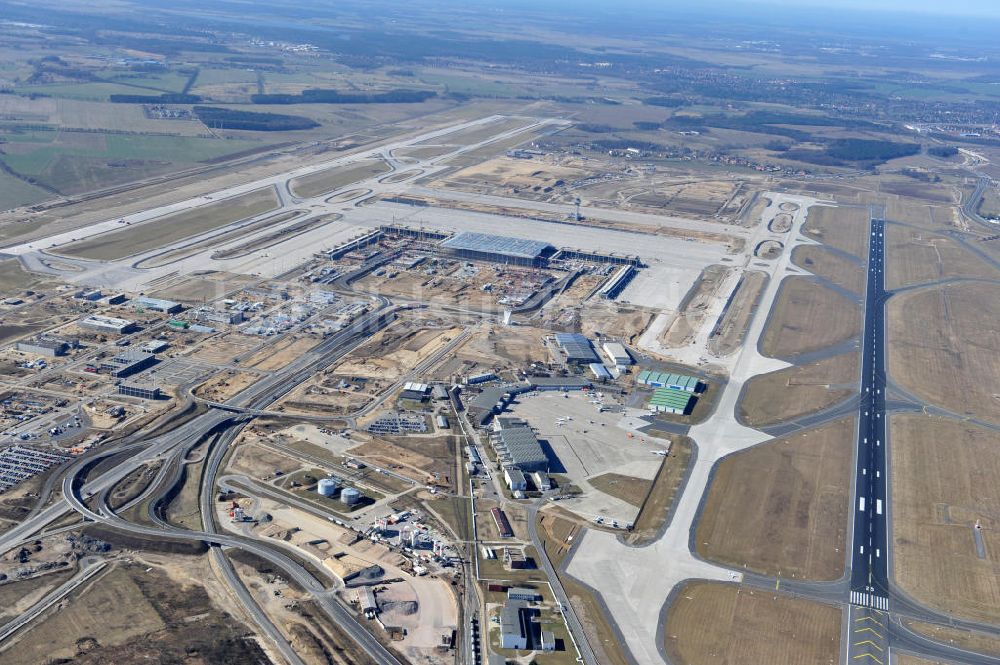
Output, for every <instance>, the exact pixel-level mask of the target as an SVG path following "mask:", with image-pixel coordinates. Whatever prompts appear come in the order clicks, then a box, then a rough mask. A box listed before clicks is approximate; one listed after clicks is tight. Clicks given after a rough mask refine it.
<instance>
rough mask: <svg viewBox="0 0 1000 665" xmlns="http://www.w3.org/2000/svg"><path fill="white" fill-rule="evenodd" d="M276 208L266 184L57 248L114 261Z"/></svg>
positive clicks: (81, 255) (84, 256)
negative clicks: (253, 189) (213, 201)
mask: <svg viewBox="0 0 1000 665" xmlns="http://www.w3.org/2000/svg"><path fill="white" fill-rule="evenodd" d="M277 207H278V198H277V196H276V195H275V192H274V188H273V187H266V188H263V189H258V190H255V191H253V192H249V193H247V194H243V195H241V196H237V197H233V198H231V199H226V200H224V201H218V202H216V203H209V204H208V205H203V206H199V207H197V208H193V209H191V210H187V211H185V212H178V213H174V214H172V215H167V216H166V217H161V218H159V219H154V220H152V221H149V222H145V223H143V224H137V225H136V226H132V227H129V228H126V229H122V230H120V231H112V232H110V233H102V234H101V235H98V236H94V237H93V238H88V239H87V240H81V241H79V242H75V243H72V244H70V245H68V246H67V247H65V248H60V251H61V252H62V253H63V254H66V255H69V256H78V257H81V258H85V259H94V260H98V261H114V260H117V259H121V258H124V257H126V256H132V255H135V254H140V253H142V252H146V251H149V250H151V249H156V248H158V247H164V246H166V245H169V244H171V243H174V242H177V241H178V240H183V239H184V238H190V237H192V236H196V235H199V234H202V233H205V232H207V231H211V230H213V229H217V228H220V227H223V226H227V225H229V224H232V223H233V222H237V221H239V220H241V219H247V218H249V217H254V216H256V215H261V214H263V213H265V212H268V211H270V210H274V209H275V208H277Z"/></svg>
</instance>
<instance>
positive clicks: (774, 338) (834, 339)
mask: <svg viewBox="0 0 1000 665" xmlns="http://www.w3.org/2000/svg"><path fill="white" fill-rule="evenodd" d="M861 314H862V312H861V307H860V306H859V305H858V304H857V303H856V302H851V301H849V300H847V299H846V298H844V297H843V296H841V295H840V294H839V293H837V292H835V291H832V290H830V289H828V288H826V287H825V286H822V285H821V284H817V283H815V282H813V281H812V280H811V279H810V278H808V277H788V278H786V279H785V281H784V282H783V283H782V285H781V290H780V292H779V293H778V298H777V300H776V302H775V303H774V308H773V309H772V310H771V318H770V320H769V321H768V324H767V327H766V329H765V330H764V334H763V336H762V337H761V343H760V349H761V352H762V353H764V354H765V355H768V356H772V357H776V358H788V357H794V356H797V355H800V354H803V353H808V352H810V351H818V350H820V349H825V348H827V347H830V346H833V345H835V344H838V343H840V342H843V341H845V340H848V339H851V338H852V337H857V336H858V335H860V334H861Z"/></svg>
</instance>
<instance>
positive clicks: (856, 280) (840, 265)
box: [792, 245, 865, 294]
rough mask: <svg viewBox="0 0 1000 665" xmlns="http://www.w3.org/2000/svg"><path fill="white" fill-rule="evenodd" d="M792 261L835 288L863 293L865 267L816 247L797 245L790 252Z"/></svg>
mask: <svg viewBox="0 0 1000 665" xmlns="http://www.w3.org/2000/svg"><path fill="white" fill-rule="evenodd" d="M792 261H793V262H794V263H795V264H796V265H799V266H801V267H803V268H805V269H806V270H808V271H809V272H811V273H812V274H814V275H817V276H819V277H825V278H826V279H828V280H830V281H831V282H833V283H834V284H836V285H837V286H840V287H843V288H845V289H847V290H848V291H853V292H854V293H857V294H862V293H864V291H865V266H864V264H861V263H853V262H851V261H848V260H847V259H845V258H844V257H843V256H840V255H838V254H834V253H833V252H831V251H829V250H827V249H824V248H823V247H817V246H816V245H799V246H798V247H796V248H795V250H794V251H793V252H792Z"/></svg>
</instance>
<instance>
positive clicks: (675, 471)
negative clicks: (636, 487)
mask: <svg viewBox="0 0 1000 665" xmlns="http://www.w3.org/2000/svg"><path fill="white" fill-rule="evenodd" d="M693 452H694V447H693V446H692V444H691V440H690V439H688V438H687V437H674V438H673V443H672V444H671V445H670V454H669V455H667V457H664V458H663V464H661V465H660V469H659V471H657V472H656V477H655V478H653V486H652V487H651V488H650V490H649V493H648V494H647V495H646V499H645V501H644V502H643V503H642V506H641V507H640V508H639V514H638V515H636V518H635V523H634V524H633V525H632V532H631V533H629V534H627V535H626V536H625V540H626V542H628V543H629V544H630V545H642V544H644V543H648V542H651V541H652V540H653V539H654V538H656V536H657V535H658V534H659V533H660V529H661V528H662V527H663V524H664V522H666V520H667V517H668V516H669V514H670V510H671V508H672V507H673V505H674V502H675V501H676V500H677V496H678V492H679V491H680V488H681V482H682V481H683V480H684V474H685V472H686V471H687V468H688V466H689V465H690V463H691V455H692V453H693Z"/></svg>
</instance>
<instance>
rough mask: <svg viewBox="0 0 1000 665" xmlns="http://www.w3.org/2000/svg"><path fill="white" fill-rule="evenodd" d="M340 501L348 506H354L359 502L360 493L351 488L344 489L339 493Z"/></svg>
mask: <svg viewBox="0 0 1000 665" xmlns="http://www.w3.org/2000/svg"><path fill="white" fill-rule="evenodd" d="M340 500H341V501H343V502H344V503H345V504H347V505H348V506H355V505H357V504H358V503H360V502H361V492H359V491H358V490H356V489H354V488H353V487H345V488H344V489H343V490H342V491H341V492H340Z"/></svg>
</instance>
